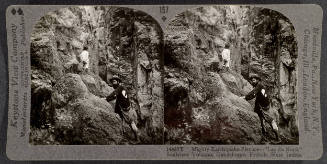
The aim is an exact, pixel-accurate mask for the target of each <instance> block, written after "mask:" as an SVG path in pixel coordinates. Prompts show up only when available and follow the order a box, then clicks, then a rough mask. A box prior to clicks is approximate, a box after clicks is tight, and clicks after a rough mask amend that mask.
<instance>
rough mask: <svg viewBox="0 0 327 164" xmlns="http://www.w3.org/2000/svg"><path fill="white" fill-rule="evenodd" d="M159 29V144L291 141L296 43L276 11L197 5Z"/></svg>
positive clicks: (295, 112)
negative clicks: (161, 122)
mask: <svg viewBox="0 0 327 164" xmlns="http://www.w3.org/2000/svg"><path fill="white" fill-rule="evenodd" d="M169 21H170V22H169V25H168V27H167V29H166V32H165V33H164V104H165V105H164V124H165V130H164V131H165V132H164V140H165V144H172V145H176V144H177V145H178V144H187V145H198V144H210V145H214V144H221V145H239V144H242V145H244V144H245V145H262V144H277V145H294V144H296V145H297V144H299V131H298V129H299V123H298V110H297V86H296V84H297V57H298V51H297V41H296V37H295V29H294V27H293V25H292V23H291V22H290V21H289V19H288V18H286V17H285V16H283V15H282V14H281V13H279V12H277V11H274V10H271V9H266V8H261V7H250V6H238V5H231V6H205V7H200V8H194V9H190V10H186V11H185V12H182V13H180V14H178V15H176V16H175V17H174V18H173V19H172V20H169Z"/></svg>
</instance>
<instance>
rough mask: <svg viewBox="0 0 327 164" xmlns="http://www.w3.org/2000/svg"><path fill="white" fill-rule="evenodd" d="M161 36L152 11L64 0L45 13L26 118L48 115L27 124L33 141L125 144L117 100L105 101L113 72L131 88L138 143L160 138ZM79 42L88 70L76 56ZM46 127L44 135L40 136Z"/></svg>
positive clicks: (34, 39) (36, 37)
mask: <svg viewBox="0 0 327 164" xmlns="http://www.w3.org/2000/svg"><path fill="white" fill-rule="evenodd" d="M161 38H162V33H161V29H160V28H159V26H158V25H157V24H156V22H155V21H154V20H153V19H152V18H151V17H150V16H148V15H146V14H144V13H142V12H139V11H136V10H132V9H128V8H118V7H92V6H80V7H69V8H63V9H60V10H57V11H54V12H50V13H48V14H47V15H45V16H44V17H42V18H41V19H40V21H39V22H38V23H37V24H36V25H35V27H34V31H33V33H32V36H31V65H32V72H33V73H32V86H33V87H32V99H35V101H32V103H33V104H36V103H38V104H37V105H36V106H34V108H33V109H32V116H31V117H32V118H36V119H37V118H41V117H43V118H46V119H44V120H40V121H35V122H32V123H31V126H32V129H33V130H34V131H33V132H31V143H34V144H58V143H59V144H130V143H131V142H130V141H131V140H132V139H131V138H132V137H130V136H133V133H132V131H130V129H129V126H128V125H124V126H122V125H121V120H119V118H116V114H115V113H114V111H113V110H112V106H113V105H114V104H115V102H114V101H113V102H109V103H108V102H105V100H102V98H103V97H106V96H108V95H109V94H110V93H111V92H112V91H113V88H112V87H110V86H109V85H111V84H110V83H109V81H108V79H110V78H111V77H112V76H113V75H118V76H119V77H120V78H121V79H122V83H123V85H124V86H125V87H126V88H127V89H128V92H129V94H130V99H131V101H132V105H133V109H132V113H133V115H134V117H135V120H136V123H138V127H139V128H140V131H141V136H142V138H141V140H142V142H143V143H144V144H146V143H152V144H156V143H159V142H162V130H163V121H162V115H163V100H162V99H161V97H162V96H163V90H162V87H161V86H162V85H161V79H162V78H161V69H162V66H161V65H160V62H159V59H160V58H161V52H160V50H161V49H162V48H161V45H162V43H161V42H162V39H161ZM84 46H87V47H88V52H89V58H90V67H89V70H88V71H83V67H82V65H81V63H80V62H79V54H80V53H81V52H82V49H83V47H84ZM42 95H44V96H43V97H42ZM41 98H42V99H41ZM36 100H37V101H36ZM39 113H41V114H39ZM43 115H45V116H43ZM122 127H123V128H124V129H125V134H122V132H121V131H122ZM51 129H52V130H51ZM45 133H48V136H50V137H49V140H47V139H44V140H45V141H46V142H43V141H41V140H39V139H38V138H40V137H39V136H38V135H43V134H44V135H45V136H46V134H45ZM126 133H127V134H126ZM69 135H71V136H73V137H69ZM60 138H62V139H60ZM97 138H98V139H97Z"/></svg>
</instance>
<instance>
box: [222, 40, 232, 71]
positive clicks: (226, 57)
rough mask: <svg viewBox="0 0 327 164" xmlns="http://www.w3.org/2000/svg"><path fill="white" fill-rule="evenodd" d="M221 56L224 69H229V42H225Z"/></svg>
mask: <svg viewBox="0 0 327 164" xmlns="http://www.w3.org/2000/svg"><path fill="white" fill-rule="evenodd" d="M221 56H222V58H223V65H224V67H225V68H226V70H229V67H230V50H229V44H228V43H226V44H225V48H224V50H223V52H222V53H221Z"/></svg>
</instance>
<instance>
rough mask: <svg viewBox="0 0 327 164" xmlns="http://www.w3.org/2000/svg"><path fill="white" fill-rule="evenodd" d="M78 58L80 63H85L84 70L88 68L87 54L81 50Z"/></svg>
mask: <svg viewBox="0 0 327 164" xmlns="http://www.w3.org/2000/svg"><path fill="white" fill-rule="evenodd" d="M79 58H80V59H81V61H82V62H85V63H86V64H85V66H84V68H89V52H87V51H86V50H83V51H82V53H81V54H80V55H79Z"/></svg>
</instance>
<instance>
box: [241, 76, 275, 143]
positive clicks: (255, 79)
mask: <svg viewBox="0 0 327 164" xmlns="http://www.w3.org/2000/svg"><path fill="white" fill-rule="evenodd" d="M250 80H251V84H252V86H253V87H254V89H253V90H252V91H251V92H250V93H248V94H247V95H246V96H245V97H243V98H245V100H251V99H253V98H256V99H255V105H254V112H256V113H257V114H258V116H259V119H260V123H261V128H262V133H263V134H264V135H266V130H265V126H264V123H263V121H266V122H267V123H269V125H270V126H271V128H272V129H273V132H274V133H275V135H276V139H277V140H278V138H279V137H278V133H277V130H278V127H277V124H276V122H275V120H273V119H272V117H270V116H269V115H268V114H266V113H265V112H264V111H268V110H269V98H268V95H267V93H266V88H265V86H264V85H263V84H262V82H261V78H260V77H259V76H258V75H257V74H252V75H250Z"/></svg>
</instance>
